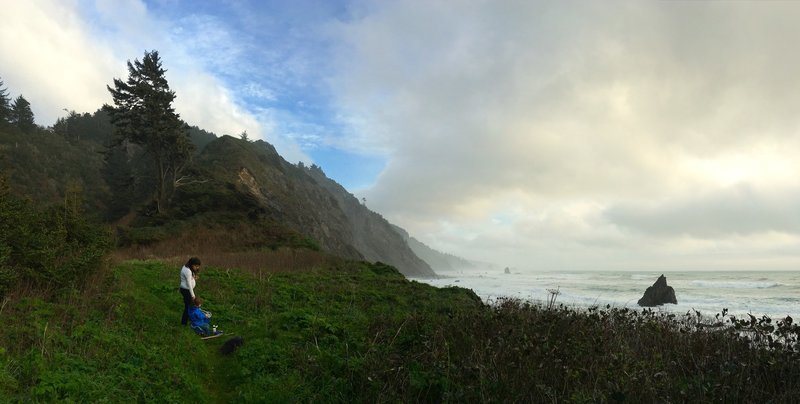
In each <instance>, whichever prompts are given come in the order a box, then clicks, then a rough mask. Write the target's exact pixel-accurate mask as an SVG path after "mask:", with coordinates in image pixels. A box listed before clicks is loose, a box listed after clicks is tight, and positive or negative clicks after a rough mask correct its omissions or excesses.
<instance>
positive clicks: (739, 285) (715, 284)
mask: <svg viewBox="0 0 800 404" xmlns="http://www.w3.org/2000/svg"><path fill="white" fill-rule="evenodd" d="M690 283H691V284H692V285H693V286H697V287H700V288H719V289H768V288H774V287H776V286H781V284H780V283H777V282H739V281H708V280H696V281H691V282H690Z"/></svg>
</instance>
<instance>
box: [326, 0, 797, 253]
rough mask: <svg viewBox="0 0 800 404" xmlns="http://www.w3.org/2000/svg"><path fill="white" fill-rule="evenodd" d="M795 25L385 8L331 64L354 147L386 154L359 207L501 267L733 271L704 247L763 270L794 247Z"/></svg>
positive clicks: (772, 10)
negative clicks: (785, 245)
mask: <svg viewBox="0 0 800 404" xmlns="http://www.w3.org/2000/svg"><path fill="white" fill-rule="evenodd" d="M798 17H800V5H797V4H794V3H783V2H774V3H763V2H759V3H724V4H722V3H706V2H703V3H696V2H664V3H641V2H624V3H623V2H620V3H615V7H608V5H607V4H605V3H603V4H599V3H593V2H584V3H579V4H572V3H570V4H562V3H552V2H546V3H544V2H527V1H520V2H515V1H510V2H492V1H478V2H464V3H459V4H458V6H454V5H453V4H452V3H447V4H444V3H436V2H434V3H430V2H418V1H400V2H391V3H388V4H383V5H382V7H380V8H377V9H376V10H375V11H374V13H373V14H370V15H367V16H365V17H364V18H362V19H360V20H356V21H352V22H350V23H349V24H348V25H346V26H343V27H342V30H341V35H342V38H343V40H344V41H345V46H343V47H342V48H341V49H340V52H341V58H340V59H339V60H338V61H337V62H338V70H339V71H340V75H339V76H338V79H339V80H340V81H339V82H338V83H339V85H338V90H339V92H340V98H339V105H340V107H341V108H342V111H344V114H345V115H346V116H348V118H349V119H350V120H351V122H355V123H357V124H355V125H353V126H352V127H353V129H354V130H356V131H357V133H356V135H354V136H353V137H352V138H350V140H351V141H352V142H353V143H354V145H353V147H354V148H357V147H364V145H368V146H369V147H371V148H373V149H374V150H385V151H388V153H389V154H390V155H391V160H390V161H389V163H388V164H387V165H386V169H385V171H384V172H383V173H382V175H381V177H380V179H379V181H378V182H377V183H376V185H375V186H374V187H373V188H372V189H370V190H368V191H367V192H365V196H366V198H367V199H368V200H369V201H370V205H371V206H372V207H374V208H376V209H377V210H378V211H380V212H382V213H384V214H385V215H386V216H387V217H388V218H389V219H390V220H393V221H396V222H397V223H398V224H400V225H402V226H405V227H406V228H407V229H408V230H409V231H410V232H411V233H412V234H420V237H419V238H420V239H422V240H423V241H428V242H430V243H431V244H433V245H434V246H435V247H436V246H441V248H443V249H446V250H448V251H449V252H453V253H456V254H461V255H465V256H475V255H480V257H479V258H481V259H486V260H493V261H496V262H497V261H500V262H498V264H501V265H503V264H505V263H507V262H510V263H511V264H513V265H517V266H522V267H524V266H526V265H528V266H529V267H532V266H535V265H533V263H535V262H537V261H539V260H542V261H549V262H553V263H556V262H557V263H559V264H560V265H563V266H570V265H578V266H586V267H592V266H593V265H594V266H599V265H603V266H606V267H608V266H609V265H610V266H612V267H613V265H619V266H626V265H627V266H630V265H649V264H651V263H653V262H656V261H657V262H658V263H659V265H665V266H668V265H673V264H674V265H676V266H678V267H683V268H685V267H686V266H687V265H690V260H689V258H687V257H686V256H684V255H680V254H679V255H678V256H675V257H672V258H670V257H669V256H668V255H665V254H664V253H662V252H663V251H670V252H680V251H685V250H683V248H685V247H686V246H687V245H691V246H692V248H693V250H692V253H691V254H690V256H691V258H692V259H695V260H697V262H703V263H704V264H705V265H711V264H712V263H713V262H727V260H726V258H725V256H723V255H720V254H717V253H715V250H714V249H713V248H711V247H709V245H708V244H707V243H706V242H705V241H704V240H705V239H706V238H708V237H711V238H713V239H714V240H717V241H718V242H719V243H722V244H726V245H735V246H737V247H736V248H738V249H739V250H738V251H747V252H749V253H751V254H752V255H751V256H750V257H751V258H753V260H756V258H755V257H761V258H758V260H762V259H766V258H764V257H763V256H762V255H760V254H764V253H765V251H767V249H766V247H765V246H766V245H768V244H769V243H761V242H756V241H755V240H756V239H759V240H768V239H769V240H772V239H773V238H775V237H784V236H776V235H781V234H783V235H786V236H785V237H789V238H790V239H792V240H793V241H792V243H794V242H795V241H796V240H794V238H793V237H795V236H794V235H796V234H798V233H800V229H798V228H797V226H795V225H794V224H792V223H795V222H796V220H793V219H792V215H793V212H792V209H791V208H790V203H789V202H786V201H795V202H797V198H796V195H797V192H796V191H797V190H798V189H800V184H799V183H798V180H796V179H795V177H796V176H795V175H794V173H796V172H798V170H800V163H798V161H797V159H796V157H795V156H796V155H797V153H798V152H800V143H798V141H797V140H796V139H797V133H798V130H800V124H799V123H800V121H799V120H798V118H797V111H796V108H797V107H796V106H797V105H800V81H798V80H797V79H796V78H795V77H794V76H795V75H796V73H795V72H796V71H797V70H798V68H800V56H797V53H796V52H795V51H794V48H795V47H796V43H798V41H800V29H798V28H797V26H796V24H795V23H794V21H796V20H797V18H798ZM359 145H360V146H359ZM737 184H749V185H748V187H749V188H747V189H749V190H750V192H752V195H750V196H747V195H742V194H739V193H737V192H738V191H736V192H735V191H730V190H731V189H733V190H737V189H739V190H740V189H741V188H737ZM509 198H515V199H516V201H517V202H516V204H515V205H513V206H512V207H510V206H509V204H508V200H509ZM651 205H655V206H656V208H650V207H649V206H651ZM509 209H511V211H512V212H513V214H507V212H509ZM720 210H721V211H720ZM496 212H505V213H504V214H505V216H503V217H502V218H501V220H498V216H497V215H496ZM737 219H739V220H740V222H739V223H735V222H731V221H735V220H737ZM631 229H637V230H639V231H640V234H638V235H634V234H633V233H632V232H631V231H630V230H631ZM701 229H702V230H701ZM641 233H645V235H642V234H641ZM759 237H760V238H759ZM687 240H689V241H687ZM792 245H794V246H797V244H796V243H795V244H792ZM733 250H734V247H731V249H729V250H726V251H728V252H731V251H733ZM703 251H705V252H707V253H708V255H702V252H703ZM737 256H739V255H738V254H737ZM681 257H684V258H686V259H685V260H684V259H683V258H681ZM791 257H792V259H793V260H794V261H793V262H794V263H796V264H800V249H798V250H795V251H794V252H793V253H792V255H791ZM767 258H768V257H767ZM784 258H785V257H784ZM781 259H783V258H781ZM753 262H755V261H753ZM759 262H761V261H759ZM784 264H785V262H784V263H783V264H781V265H784ZM776 265H777V264H776Z"/></svg>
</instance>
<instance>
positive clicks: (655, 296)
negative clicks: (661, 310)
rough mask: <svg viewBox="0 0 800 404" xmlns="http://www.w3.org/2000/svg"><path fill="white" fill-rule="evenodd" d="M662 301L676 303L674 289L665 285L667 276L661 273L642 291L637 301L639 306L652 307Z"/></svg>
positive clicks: (662, 302) (660, 303)
mask: <svg viewBox="0 0 800 404" xmlns="http://www.w3.org/2000/svg"><path fill="white" fill-rule="evenodd" d="M664 303H672V304H678V299H676V298H675V289H672V286H667V278H666V277H664V275H663V274H662V275H661V276H659V277H658V280H656V283H654V284H653V286H650V287H649V288H647V290H645V291H644V296H642V298H641V299H639V301H638V302H637V304H639V306H644V307H653V306H661V305H662V304H664Z"/></svg>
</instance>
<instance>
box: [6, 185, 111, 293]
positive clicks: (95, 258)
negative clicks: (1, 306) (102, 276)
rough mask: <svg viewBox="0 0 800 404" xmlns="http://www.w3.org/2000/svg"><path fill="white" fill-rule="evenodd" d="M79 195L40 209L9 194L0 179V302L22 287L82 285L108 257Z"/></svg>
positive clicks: (104, 236) (105, 240)
mask: <svg viewBox="0 0 800 404" xmlns="http://www.w3.org/2000/svg"><path fill="white" fill-rule="evenodd" d="M80 206H81V201H80V191H79V189H77V187H76V188H73V189H70V190H68V192H67V195H66V198H65V201H64V204H63V205H61V206H53V207H51V208H46V209H44V208H39V207H37V206H35V205H33V204H32V203H31V202H30V201H26V200H22V199H19V198H17V197H14V196H13V195H11V193H10V191H9V188H8V185H7V181H6V179H5V178H4V177H0V297H1V296H4V295H5V294H6V293H7V292H8V291H10V290H12V289H13V288H14V287H15V286H16V285H18V284H20V283H23V284H29V285H33V286H35V287H37V288H44V289H57V288H62V287H65V286H69V285H80V284H81V283H82V282H83V280H84V279H85V278H86V277H87V276H88V275H89V274H91V273H92V272H94V271H95V270H97V269H98V268H99V267H100V266H101V265H102V262H103V258H104V257H105V256H106V254H107V253H108V252H109V247H110V245H109V237H108V234H107V233H106V232H105V231H104V230H103V229H101V228H100V227H98V226H97V225H93V224H90V223H88V222H87V221H86V220H85V218H84V217H83V216H82V214H81V212H80Z"/></svg>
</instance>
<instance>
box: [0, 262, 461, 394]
mask: <svg viewBox="0 0 800 404" xmlns="http://www.w3.org/2000/svg"><path fill="white" fill-rule="evenodd" d="M177 273H178V270H177V268H172V267H168V266H166V265H164V264H162V263H160V262H155V261H130V262H128V263H125V264H122V265H119V266H118V267H116V268H114V270H113V273H112V274H111V276H110V277H109V278H108V279H106V280H105V284H104V285H103V287H102V289H103V292H102V293H97V294H94V293H91V294H90V295H91V296H81V295H80V294H79V293H74V294H73V295H71V296H65V297H63V298H62V300H63V301H64V302H65V303H64V304H62V305H55V304H52V303H46V302H44V301H42V300H40V299H26V300H21V301H18V302H15V303H12V304H9V305H7V306H6V307H4V310H3V312H2V313H0V320H2V322H3V324H4V327H6V329H7V330H11V332H9V333H6V334H4V335H2V337H0V341H2V343H3V345H2V346H4V347H5V349H4V350H2V355H0V396H2V397H6V398H11V399H17V400H21V401H28V400H31V399H35V400H45V401H52V400H56V399H60V400H62V399H70V400H75V401H117V400H118V399H119V398H120V397H126V398H131V399H138V400H145V401H171V402H184V401H199V402H206V401H207V402H230V401H233V400H245V401H261V400H268V401H272V400H275V401H287V400H289V401H290V400H300V401H309V400H310V401H329V400H334V401H344V400H345V399H346V398H347V397H352V396H355V395H361V396H365V397H380V396H381V394H382V393H381V391H380V386H378V387H375V389H372V387H370V386H368V385H361V384H359V383H353V381H363V382H367V383H368V382H369V380H368V379H367V377H368V375H366V374H364V372H365V371H368V370H369V366H371V365H370V364H373V363H375V362H378V361H379V359H381V358H380V357H379V356H376V355H380V354H381V350H382V349H384V348H386V347H385V346H384V347H380V346H377V344H378V341H384V340H385V339H386V338H387V336H386V335H385V334H386V331H387V328H384V326H389V328H391V331H392V332H396V333H395V334H394V335H392V336H389V337H392V338H394V339H393V343H395V344H401V343H404V341H403V340H402V339H403V338H413V337H414V336H413V335H406V336H401V335H400V334H401V333H400V332H397V331H398V330H397V328H401V326H402V325H403V324H405V323H408V322H409V321H414V320H413V319H414V318H417V317H421V316H424V317H426V318H427V319H429V320H430V319H431V317H430V316H434V317H435V316H440V315H445V314H447V313H451V312H453V311H455V310H460V309H457V308H459V307H460V308H469V307H477V302H476V301H475V297H474V295H473V294H472V293H471V292H468V291H465V290H460V289H454V290H436V289H433V288H431V287H429V286H427V285H423V284H419V283H415V282H409V281H407V280H405V279H404V278H403V277H402V276H401V275H400V274H399V273H397V272H396V271H395V270H394V269H393V268H390V267H386V266H383V265H380V264H376V265H368V264H360V263H344V264H340V265H339V266H338V267H335V268H329V269H327V270H320V271H312V272H304V273H291V274H290V273H265V274H263V276H260V277H253V276H252V275H246V274H241V273H239V272H238V271H234V270H228V271H226V270H216V269H214V268H208V269H206V270H205V271H204V272H203V273H202V274H201V278H200V279H199V281H198V289H197V291H198V295H200V296H202V297H204V298H205V299H206V304H205V305H204V308H206V309H208V310H209V311H211V312H212V313H213V314H214V320H215V321H214V323H217V324H218V325H219V326H220V329H223V330H225V331H227V333H228V334H229V335H241V336H243V337H244V338H245V341H246V343H245V345H244V346H243V347H242V348H241V349H240V350H238V351H237V352H236V354H234V355H232V356H230V357H223V356H221V355H219V354H218V352H217V350H218V348H219V346H220V345H221V344H222V343H223V342H224V341H225V340H226V339H227V338H225V337H223V338H217V339H212V340H206V341H202V340H200V339H199V338H198V337H197V336H195V335H194V334H193V333H192V332H191V331H190V330H188V329H186V328H185V327H179V326H177V325H176V324H177V323H178V316H179V315H180V306H181V303H180V296H179V293H178V291H177V290H176V283H177V278H178V276H177ZM84 295H86V294H84ZM409 319H412V320H409ZM395 326H396V327H397V328H394V327H395ZM12 347H13V348H12ZM371 356H372V358H371Z"/></svg>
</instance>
